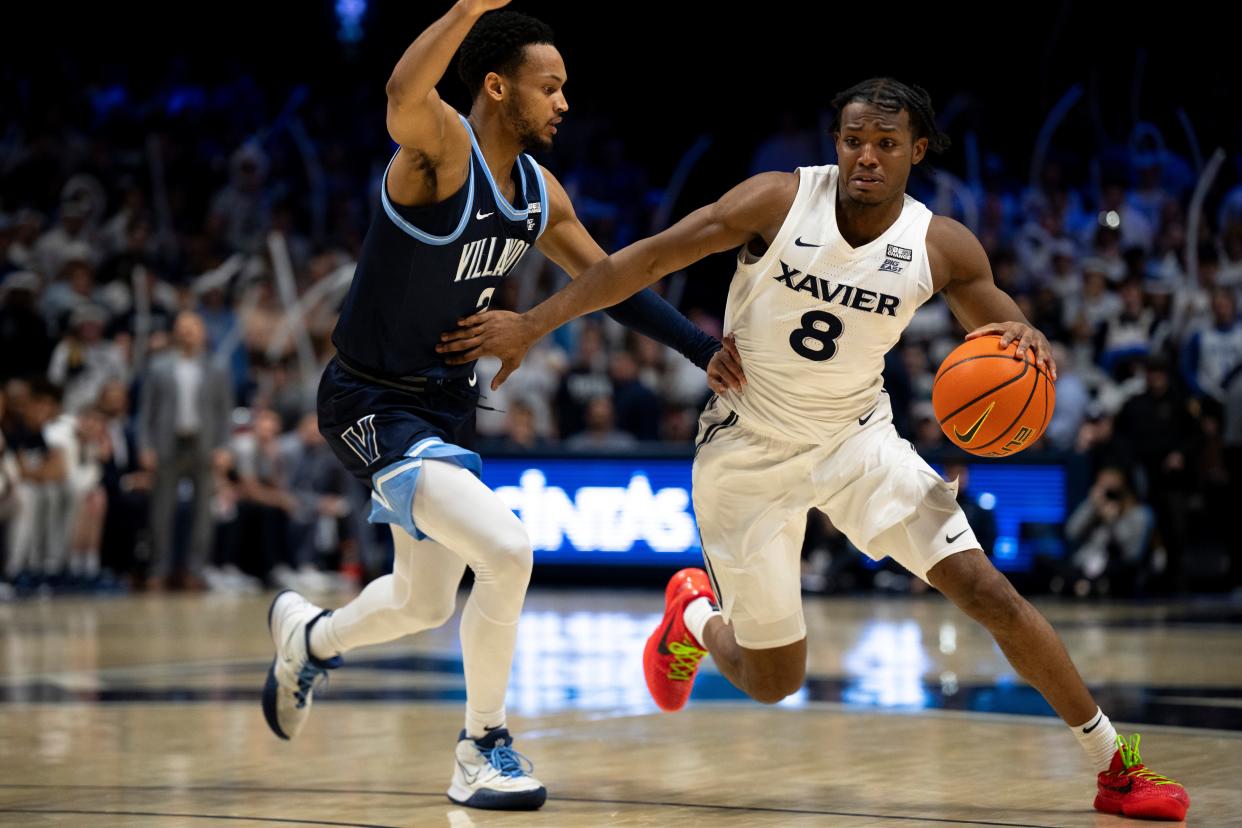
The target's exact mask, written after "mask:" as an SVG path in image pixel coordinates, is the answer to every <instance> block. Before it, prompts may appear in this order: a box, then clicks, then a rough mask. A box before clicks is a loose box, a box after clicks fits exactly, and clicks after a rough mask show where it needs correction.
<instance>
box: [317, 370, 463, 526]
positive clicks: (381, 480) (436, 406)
mask: <svg viewBox="0 0 1242 828" xmlns="http://www.w3.org/2000/svg"><path fill="white" fill-rule="evenodd" d="M476 400H477V396H475V395H474V394H460V393H454V392H451V391H448V390H445V389H443V388H440V387H438V386H430V387H428V388H427V389H425V390H422V391H412V390H406V389H403V388H400V387H397V386H396V385H395V384H388V383H385V384H379V382H371V381H368V380H365V379H362V378H360V377H358V376H356V375H354V374H353V373H351V372H349V371H347V370H346V369H345V368H343V367H342V366H341V365H340V363H339V362H338V361H337V360H336V359H333V360H331V361H330V362H329V363H328V366H327V368H325V369H324V372H323V377H322V378H321V379H320V381H319V398H318V413H319V433H321V434H322V435H323V436H324V439H325V440H327V441H328V445H329V446H331V447H332V453H333V454H335V455H336V456H337V458H338V459H339V460H340V461H341V462H342V463H344V464H345V468H347V469H348V470H349V472H350V474H352V475H353V476H354V477H356V478H358V479H359V480H361V481H363V482H364V483H366V484H367V485H369V486H370V487H371V514H370V515H369V516H368V518H367V519H368V520H369V521H370V522H371V523H391V524H394V525H396V526H400V527H401V528H402V529H405V530H406V531H407V532H409V533H410V535H412V536H413V537H414V538H415V539H416V540H422V539H423V538H425V537H426V534H425V533H424V532H422V531H420V530H419V528H418V527H417V526H415V525H414V491H415V488H416V487H417V485H418V474H419V471H420V469H421V468H422V464H423V461H424V460H431V459H436V460H443V461H446V462H450V463H456V464H457V465H459V466H461V467H463V468H465V469H467V470H469V471H471V472H473V473H474V474H475V476H476V477H478V476H481V475H482V469H483V462H482V460H481V459H480V458H479V455H478V454H476V453H474V452H473V451H470V450H469V449H464V448H462V447H461V446H459V445H457V444H456V441H457V440H458V439H459V438H460V433H461V431H462V430H463V429H464V428H465V427H466V425H467V424H468V422H469V419H470V417H472V416H473V413H474V407H475V402H476Z"/></svg>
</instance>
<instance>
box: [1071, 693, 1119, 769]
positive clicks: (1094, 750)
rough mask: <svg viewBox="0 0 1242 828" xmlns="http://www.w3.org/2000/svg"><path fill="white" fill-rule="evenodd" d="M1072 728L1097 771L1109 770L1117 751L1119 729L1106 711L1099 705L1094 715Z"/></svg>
mask: <svg viewBox="0 0 1242 828" xmlns="http://www.w3.org/2000/svg"><path fill="white" fill-rule="evenodd" d="M1070 729H1071V730H1073V731H1074V737H1075V738H1076V739H1078V744H1080V745H1082V749H1083V750H1085V751H1086V752H1087V758H1088V759H1090V760H1091V765H1092V767H1094V768H1095V772H1096V773H1102V772H1103V771H1106V770H1108V766H1109V765H1110V764H1111V763H1112V761H1113V754H1114V753H1116V752H1117V731H1116V730H1115V729H1114V728H1113V723H1112V722H1110V721H1109V720H1108V717H1107V716H1105V715H1104V711H1102V710H1100V708H1098V707H1097V708H1096V709H1095V715H1094V716H1092V717H1091V718H1090V719H1088V720H1087V721H1085V722H1083V723H1082V724H1080V725H1078V726H1077V727H1073V728H1070ZM1088 731H1090V732H1088Z"/></svg>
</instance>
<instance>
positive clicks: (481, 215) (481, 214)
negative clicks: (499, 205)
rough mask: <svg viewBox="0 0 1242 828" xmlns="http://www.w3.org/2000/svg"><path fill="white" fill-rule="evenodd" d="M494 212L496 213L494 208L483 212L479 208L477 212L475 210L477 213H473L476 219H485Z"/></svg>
mask: <svg viewBox="0 0 1242 828" xmlns="http://www.w3.org/2000/svg"><path fill="white" fill-rule="evenodd" d="M495 214H496V211H495V210H492V211H491V212H490V213H485V212H483V211H482V210H480V211H479V212H477V213H475V214H474V217H475V218H476V219H485V218H487V217H488V216H493V215H495Z"/></svg>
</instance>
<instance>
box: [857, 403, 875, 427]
mask: <svg viewBox="0 0 1242 828" xmlns="http://www.w3.org/2000/svg"><path fill="white" fill-rule="evenodd" d="M878 409H879V406H877V407H876V408H873V409H871V414H874V413H875V412H876V411H877V410H878ZM871 414H868V415H867V416H866V417H859V418H858V424H859V425H860V426H861V425H866V424H867V421H868V420H870V419H871Z"/></svg>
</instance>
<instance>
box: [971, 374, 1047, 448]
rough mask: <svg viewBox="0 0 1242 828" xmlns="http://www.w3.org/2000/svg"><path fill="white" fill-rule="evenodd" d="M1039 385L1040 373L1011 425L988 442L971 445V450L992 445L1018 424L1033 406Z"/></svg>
mask: <svg viewBox="0 0 1242 828" xmlns="http://www.w3.org/2000/svg"><path fill="white" fill-rule="evenodd" d="M1022 373H1026V372H1025V371H1023V372H1022ZM1038 387H1039V375H1038V374H1036V375H1035V382H1033V383H1031V393H1029V394H1027V395H1026V403H1025V404H1023V406H1022V410H1021V411H1019V412H1018V414H1017V416H1016V417H1014V418H1013V421H1012V422H1010V423H1009V425H1007V426H1005V427H1004V428H1003V429H1001V432H1000V434H997V435H996V436H995V437H993V438H992V439H991V440H988V441H987V442H986V443H984V444H983V445H981V446H971V447H970V448H971V450H972V451H973V450H975V449H985V448H987V447H988V446H990V445H992V444H993V443H995V442H996V441H997V440H999V439H1001V438H1002V437H1004V436H1005V435H1006V434H1008V433H1009V431H1010V429H1012V428H1013V427H1014V426H1015V425H1017V424H1018V421H1019V420H1021V419H1022V415H1023V414H1025V413H1026V410H1027V409H1028V408H1030V407H1031V400H1033V399H1035V389H1036V388H1038Z"/></svg>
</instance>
